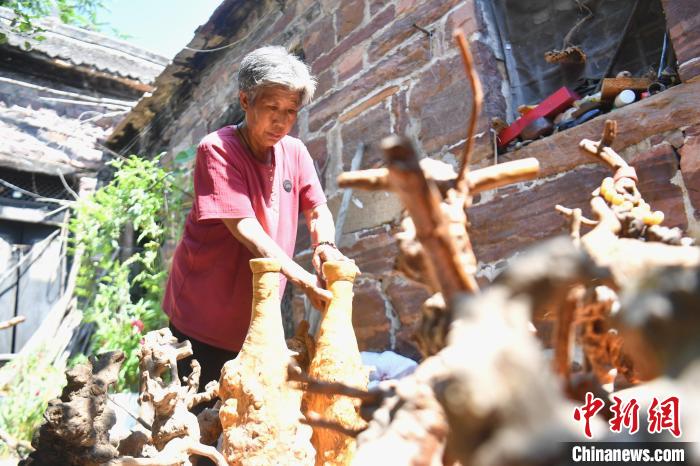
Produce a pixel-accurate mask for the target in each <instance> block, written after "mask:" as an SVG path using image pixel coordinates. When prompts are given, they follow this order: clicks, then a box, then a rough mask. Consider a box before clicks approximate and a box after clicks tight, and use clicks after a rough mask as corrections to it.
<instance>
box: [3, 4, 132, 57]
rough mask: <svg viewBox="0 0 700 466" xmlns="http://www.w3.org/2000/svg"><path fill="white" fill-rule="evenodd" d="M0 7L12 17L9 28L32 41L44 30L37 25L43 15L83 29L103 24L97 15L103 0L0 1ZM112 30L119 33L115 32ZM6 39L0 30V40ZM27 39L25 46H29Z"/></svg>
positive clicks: (93, 28) (94, 27)
mask: <svg viewBox="0 0 700 466" xmlns="http://www.w3.org/2000/svg"><path fill="white" fill-rule="evenodd" d="M0 6H2V7H5V8H10V9H11V10H12V12H13V13H14V18H13V19H12V21H11V22H10V29H11V30H12V31H13V32H15V33H19V34H22V35H25V36H32V37H33V38H34V39H36V40H44V37H43V36H41V35H39V33H41V32H43V31H44V29H43V28H41V27H40V26H39V25H38V24H37V20H38V19H39V18H42V17H44V16H49V15H52V14H53V15H55V16H57V17H58V18H59V19H60V20H61V22H63V23H66V24H71V25H73V26H78V27H81V28H85V29H92V30H101V29H103V28H104V26H105V25H104V24H102V23H99V22H98V20H97V15H98V13H99V12H100V11H104V10H106V7H105V5H104V1H103V0H0ZM112 33H113V34H115V35H117V36H121V37H125V36H123V35H121V34H120V33H119V32H118V31H114V30H112ZM6 40H7V37H6V35H5V34H3V33H2V32H0V43H3V42H5V41H6ZM30 47H31V44H29V42H26V43H25V48H30Z"/></svg>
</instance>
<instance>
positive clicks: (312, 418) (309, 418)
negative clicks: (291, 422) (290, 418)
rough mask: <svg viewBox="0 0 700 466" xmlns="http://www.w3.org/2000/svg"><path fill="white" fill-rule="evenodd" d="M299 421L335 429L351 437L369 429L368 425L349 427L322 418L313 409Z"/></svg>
mask: <svg viewBox="0 0 700 466" xmlns="http://www.w3.org/2000/svg"><path fill="white" fill-rule="evenodd" d="M299 422H301V423H302V424H306V425H309V426H311V427H321V428H322V429H330V430H334V431H336V432H340V433H341V434H344V435H347V436H348V437H351V438H356V437H357V436H358V435H360V434H361V433H362V432H364V431H365V430H367V428H366V427H365V428H363V429H348V428H347V427H345V426H342V425H340V424H338V423H336V422H333V421H328V420H326V419H323V418H321V416H319V415H318V414H317V413H315V412H313V411H309V412H308V413H306V417H305V418H304V417H302V418H300V419H299Z"/></svg>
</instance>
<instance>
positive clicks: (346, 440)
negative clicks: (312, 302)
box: [305, 261, 368, 466]
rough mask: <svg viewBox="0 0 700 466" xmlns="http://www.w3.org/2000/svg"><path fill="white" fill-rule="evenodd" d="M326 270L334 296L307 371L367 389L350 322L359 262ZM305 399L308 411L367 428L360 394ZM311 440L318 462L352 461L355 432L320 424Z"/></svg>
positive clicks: (328, 264) (326, 379)
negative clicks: (326, 427)
mask: <svg viewBox="0 0 700 466" xmlns="http://www.w3.org/2000/svg"><path fill="white" fill-rule="evenodd" d="M323 273H324V276H325V277H326V281H327V283H328V289H329V290H330V291H331V292H332V293H333V298H332V299H331V301H330V302H329V303H328V306H327V307H326V309H325V310H324V312H323V318H322V320H321V325H320V328H319V331H318V336H317V340H316V352H315V354H314V357H313V359H312V360H311V364H310V366H309V376H310V377H313V378H315V379H318V380H321V381H324V382H336V383H338V382H340V383H343V384H346V385H348V386H350V387H355V388H359V389H366V388H367V382H368V374H367V371H366V369H365V368H364V366H363V365H362V359H361V357H360V351H359V349H358V347H357V339H356V338H355V332H354V330H353V326H352V297H353V292H352V287H353V282H354V280H355V274H356V273H357V267H356V266H355V264H353V263H351V262H347V261H337V262H326V263H325V264H323ZM305 405H306V411H307V413H309V417H311V416H314V414H311V413H315V415H317V416H318V417H319V418H320V419H323V420H325V421H329V422H331V423H334V424H337V425H339V426H342V427H343V428H345V429H346V430H348V431H356V430H358V429H363V428H364V427H365V425H366V423H365V421H364V420H363V419H362V418H361V417H360V415H359V400H354V399H351V398H348V397H343V396H338V395H327V394H321V393H312V392H310V393H307V395H306V396H305ZM311 442H312V443H313V445H314V447H315V448H316V452H317V453H316V465H317V466H321V465H328V466H331V465H349V464H350V463H351V461H352V459H353V456H354V453H355V439H354V438H353V437H351V436H349V435H346V434H344V433H341V432H339V431H338V430H329V429H325V428H322V427H319V426H318V424H317V426H315V427H314V432H313V436H312V438H311Z"/></svg>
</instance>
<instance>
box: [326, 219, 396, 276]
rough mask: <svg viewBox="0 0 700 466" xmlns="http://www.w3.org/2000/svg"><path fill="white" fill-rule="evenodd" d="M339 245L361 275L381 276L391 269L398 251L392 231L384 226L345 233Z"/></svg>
mask: <svg viewBox="0 0 700 466" xmlns="http://www.w3.org/2000/svg"><path fill="white" fill-rule="evenodd" d="M339 247H340V250H341V251H342V252H343V254H345V255H346V256H347V257H348V258H350V259H353V260H354V261H355V263H356V264H357V266H358V267H359V268H360V270H361V271H362V275H363V276H373V275H377V276H381V275H382V274H385V273H387V272H390V271H392V270H393V269H394V264H395V262H396V256H397V255H398V253H399V248H398V246H397V244H396V240H395V239H394V236H393V234H392V232H391V231H390V230H388V229H387V228H385V227H378V228H373V229H370V230H367V231H365V232H362V233H359V234H358V233H353V234H350V235H345V236H344V237H343V238H342V239H341V241H340V244H339Z"/></svg>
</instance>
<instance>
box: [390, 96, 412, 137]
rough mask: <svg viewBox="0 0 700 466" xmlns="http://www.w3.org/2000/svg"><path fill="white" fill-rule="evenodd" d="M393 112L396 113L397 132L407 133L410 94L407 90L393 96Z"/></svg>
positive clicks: (395, 124)
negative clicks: (407, 93) (408, 94)
mask: <svg viewBox="0 0 700 466" xmlns="http://www.w3.org/2000/svg"><path fill="white" fill-rule="evenodd" d="M391 113H393V114H394V127H393V128H392V130H393V132H394V133H395V134H406V131H407V129H408V125H409V114H408V96H407V95H406V90H400V91H399V92H398V93H396V94H394V95H393V96H392V98H391Z"/></svg>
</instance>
